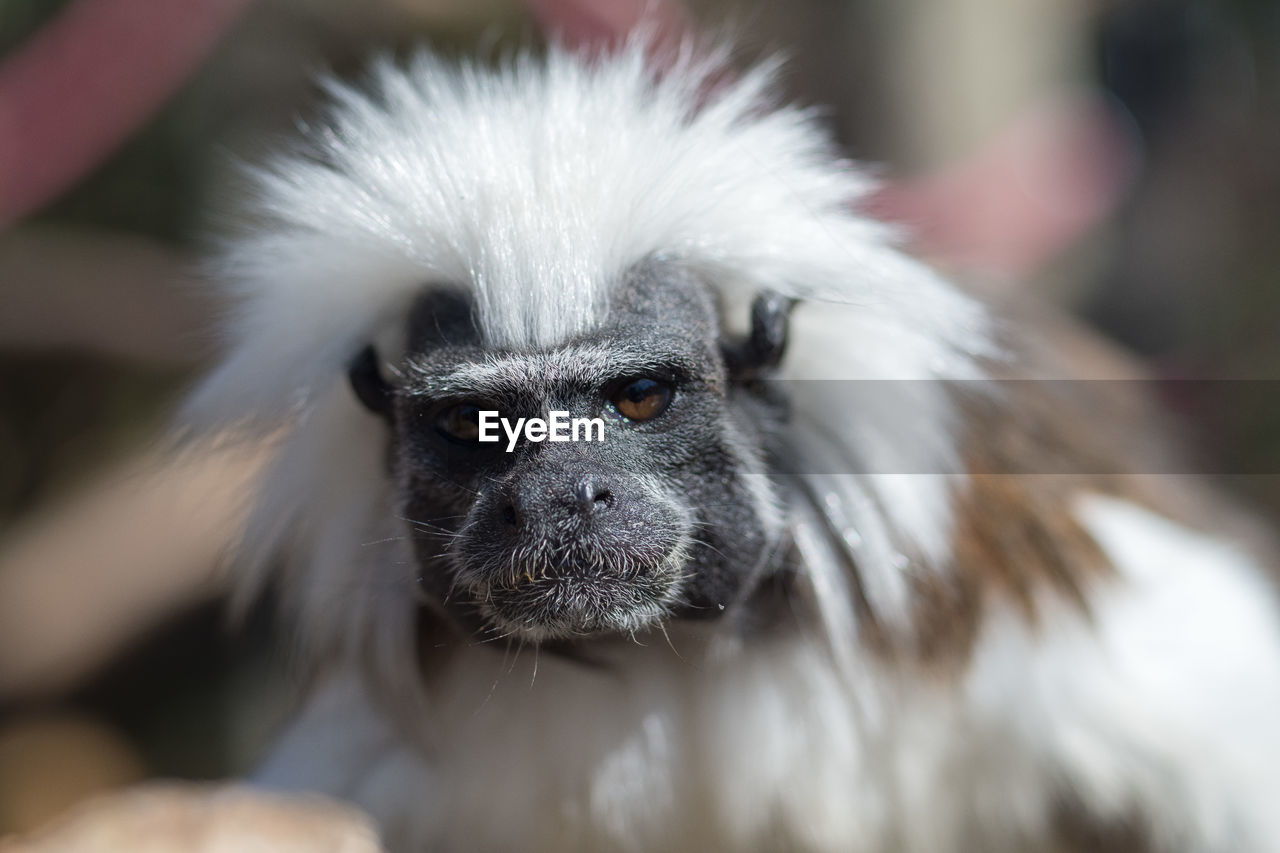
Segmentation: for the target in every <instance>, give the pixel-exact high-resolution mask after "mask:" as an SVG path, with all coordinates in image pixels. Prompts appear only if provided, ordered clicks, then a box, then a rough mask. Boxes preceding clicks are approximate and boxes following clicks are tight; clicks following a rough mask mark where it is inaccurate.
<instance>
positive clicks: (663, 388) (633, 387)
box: [610, 379, 671, 421]
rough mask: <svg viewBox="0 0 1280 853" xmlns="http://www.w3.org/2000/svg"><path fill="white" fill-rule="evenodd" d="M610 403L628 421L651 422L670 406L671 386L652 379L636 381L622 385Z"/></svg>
mask: <svg viewBox="0 0 1280 853" xmlns="http://www.w3.org/2000/svg"><path fill="white" fill-rule="evenodd" d="M610 402H611V403H613V407H614V408H615V409H617V410H618V414H620V415H622V416H623V417H624V418H626V419H627V420H629V421H647V420H652V419H653V418H656V417H657V416H658V415H660V414H662V413H663V412H665V411H666V409H667V406H669V405H670V404H671V386H670V385H664V384H663V383H661V382H657V381H655V380H653V379H636V380H634V381H632V382H628V383H627V384H626V385H623V386H622V388H620V389H619V390H618V392H617V393H616V394H614V395H613V399H612V400H610Z"/></svg>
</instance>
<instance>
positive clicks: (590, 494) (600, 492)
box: [569, 476, 613, 515]
mask: <svg viewBox="0 0 1280 853" xmlns="http://www.w3.org/2000/svg"><path fill="white" fill-rule="evenodd" d="M571 491H572V495H573V502H572V504H571V506H570V510H569V511H570V512H574V511H577V512H580V513H582V514H583V515H591V514H592V513H594V512H599V511H600V510H603V509H608V508H609V507H611V506H613V492H612V491H611V490H610V489H609V487H608V486H607V485H605V484H602V483H600V482H599V481H598V480H593V479H592V478H591V477H589V476H582V477H578V478H577V479H576V480H574V481H573V487H572V489H571Z"/></svg>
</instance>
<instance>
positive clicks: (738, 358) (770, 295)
mask: <svg viewBox="0 0 1280 853" xmlns="http://www.w3.org/2000/svg"><path fill="white" fill-rule="evenodd" d="M793 305H795V300H794V299H792V298H791V297H789V296H783V295H781V294H779V293H774V292H773V291H771V290H765V291H761V292H760V294H758V295H757V296H756V298H755V300H753V301H752V303H751V333H750V334H749V335H748V336H747V337H746V339H745V340H742V341H736V342H732V343H726V344H725V345H724V348H723V351H724V361H725V365H726V366H727V367H728V368H729V376H730V378H732V379H754V378H755V377H757V376H759V375H760V374H762V373H764V372H766V371H768V370H771V369H773V368H775V367H777V366H778V364H779V363H780V362H781V361H782V356H783V354H784V353H785V352H786V350H787V323H788V320H789V319H790V317H791V307H792V306H793Z"/></svg>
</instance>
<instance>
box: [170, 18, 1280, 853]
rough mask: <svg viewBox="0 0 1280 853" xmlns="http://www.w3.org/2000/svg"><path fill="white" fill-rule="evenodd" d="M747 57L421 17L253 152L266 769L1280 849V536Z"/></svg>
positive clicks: (372, 781) (837, 824) (678, 831)
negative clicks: (267, 656) (1222, 490)
mask: <svg viewBox="0 0 1280 853" xmlns="http://www.w3.org/2000/svg"><path fill="white" fill-rule="evenodd" d="M727 56H728V54H727V52H726V51H719V52H717V51H693V50H686V51H683V52H681V53H680V55H679V56H678V57H677V58H676V59H675V60H674V61H673V63H672V64H671V65H670V66H669V67H667V68H666V69H664V70H663V71H662V72H661V73H655V72H654V71H652V69H651V65H650V63H649V62H648V60H647V54H646V47H645V44H644V42H643V40H642V39H639V38H635V39H632V40H631V41H629V42H628V43H627V44H626V45H625V46H623V47H622V48H620V49H619V50H618V51H617V52H615V53H612V54H609V55H607V56H603V55H602V56H593V57H583V56H580V55H576V54H574V53H572V52H570V51H568V50H566V49H564V48H561V47H558V46H556V45H555V44H552V45H551V46H549V47H547V48H546V49H545V50H544V51H532V50H531V51H524V52H517V53H516V54H515V55H513V56H511V57H509V58H507V59H505V60H503V61H502V62H499V63H497V64H496V65H487V64H481V63H473V64H468V63H465V62H464V63H460V64H459V63H454V62H450V61H446V60H444V59H441V58H439V57H437V56H436V55H434V54H432V53H430V52H429V51H426V50H423V51H421V52H418V53H415V54H414V55H413V56H412V57H410V58H408V59H407V60H405V61H403V62H396V61H393V60H391V59H383V60H378V61H376V62H375V63H374V64H373V65H372V68H371V70H370V72H369V74H368V77H367V79H366V80H365V81H363V82H362V83H360V84H350V83H345V82H339V81H336V80H327V81H326V82H325V83H324V86H325V90H326V92H327V96H328V99H329V101H330V104H331V106H330V108H329V111H328V112H327V113H326V116H325V119H324V120H323V121H322V122H318V123H316V124H315V125H314V126H312V127H311V128H310V133H309V135H308V139H307V141H306V142H305V143H304V144H303V147H302V148H300V149H297V150H295V151H293V152H292V153H288V154H284V155H281V156H280V157H278V158H277V159H275V160H273V161H271V162H269V163H267V164H266V165H265V166H263V167H261V168H260V169H258V170H256V171H255V173H254V185H255V195H254V200H253V201H252V203H251V209H250V211H249V212H248V214H247V219H246V221H247V222H249V223H251V226H249V227H246V228H244V229H243V230H242V232H241V233H238V234H236V235H233V236H231V237H229V238H228V240H227V241H226V243H225V246H224V248H223V249H222V251H221V254H220V255H219V256H218V258H217V259H216V260H215V262H214V264H213V266H212V267H211V275H212V277H213V278H214V280H215V281H216V282H217V283H218V285H219V286H220V287H222V288H224V289H225V290H226V292H227V295H228V297H229V298H230V299H231V300H233V302H234V308H233V309H232V310H231V311H230V312H229V314H228V318H227V325H226V334H227V349H226V354H225V356H224V357H223V359H222V360H221V361H220V363H219V364H218V365H217V366H216V367H215V368H214V369H213V370H212V372H211V373H210V374H209V376H208V377H207V378H206V379H205V380H204V381H203V383H202V384H201V385H200V386H199V387H198V388H197V389H196V391H195V392H194V394H193V396H192V398H191V399H190V401H189V404H188V409H187V414H186V417H187V421H188V423H190V424H192V425H193V426H194V427H196V428H197V432H198V434H200V435H208V436H219V437H222V436H225V435H226V434H227V433H228V431H230V432H231V433H232V434H234V435H238V436H246V437H253V436H256V437H263V436H270V437H271V438H272V440H274V441H276V442H277V446H276V448H275V450H274V461H273V462H272V464H271V466H270V467H269V469H268V470H267V472H266V473H265V474H264V475H263V477H262V481H261V483H260V485H259V487H258V489H257V493H256V494H255V495H254V509H253V511H252V513H251V517H250V521H249V524H248V529H247V530H246V532H245V534H244V542H243V543H242V545H241V547H240V549H239V551H238V554H237V559H236V566H237V572H238V579H239V583H238V586H237V597H238V599H239V600H240V601H242V602H244V601H250V600H253V599H255V598H256V597H258V596H259V595H261V594H263V593H264V592H265V591H266V590H267V589H268V588H270V589H272V590H274V591H275V594H276V595H277V597H278V598H279V600H280V604H281V609H282V620H283V622H284V624H285V625H287V630H288V632H289V633H288V637H289V641H290V642H291V643H292V647H291V648H292V650H293V654H292V656H291V659H292V660H294V661H296V663H297V666H298V668H299V672H300V673H301V674H302V675H304V676H305V678H304V679H303V682H304V684H305V685H306V688H305V691H304V694H305V695H304V697H303V698H302V699H301V700H300V704H299V707H298V710H297V712H296V713H295V715H294V716H293V718H292V719H291V721H290V722H289V724H288V725H287V726H286V728H285V730H284V731H283V732H282V733H281V735H280V737H279V739H278V741H277V742H276V744H275V745H274V747H273V748H272V749H271V751H270V753H269V754H268V755H267V756H266V757H265V758H264V760H263V763H262V765H261V767H260V768H259V769H258V771H257V772H256V774H255V777H254V778H255V780H256V782H257V783H258V784H260V785H262V786H264V787H268V788H282V789H287V790H313V791H320V792H323V793H328V794H331V795H334V796H337V797H339V798H343V799H346V800H349V801H351V802H353V803H355V804H356V805H358V806H360V807H362V808H364V809H366V810H367V811H368V812H369V813H370V814H371V815H372V816H373V817H374V819H375V820H376V821H377V823H378V825H379V827H380V829H381V832H382V833H383V838H384V841H385V843H386V845H387V847H388V849H389V850H393V851H427V850H431V851H437V850H444V851H450V850H474V851H489V850H492V851H497V850H503V851H506V850H529V851H534V850H558V851H561V850H563V851H567V850H583V851H595V850H626V851H651V850H724V851H762V850H803V851H869V852H870V851H939V853H949V852H950V851H979V850H980V851H1001V850H1009V851H1013V850H1061V849H1117V850H1150V851H1223V853H1225V851H1232V852H1233V853H1240V851H1273V850H1280V809H1277V808H1275V803H1276V801H1277V799H1278V798H1280V725H1278V724H1277V723H1276V719H1277V712H1278V710H1280V614H1278V611H1277V600H1276V591H1275V589H1274V587H1273V585H1272V583H1271V580H1270V578H1269V577H1268V575H1267V568H1266V565H1267V564H1266V559H1267V557H1266V556H1265V554H1264V550H1265V549H1259V550H1255V549H1254V548H1253V547H1252V545H1250V544H1248V543H1246V542H1245V541H1244V540H1243V539H1238V538H1235V534H1234V533H1232V532H1231V530H1232V526H1231V524H1230V517H1231V516H1232V512H1231V511H1229V510H1224V509H1223V507H1224V506H1225V504H1223V503H1222V502H1221V501H1220V500H1219V499H1218V498H1217V496H1216V495H1213V494H1207V493H1205V491H1204V490H1203V489H1201V488H1200V487H1199V486H1198V485H1197V484H1196V483H1194V482H1190V481H1189V478H1183V477H1172V476H1157V475H1156V473H1153V472H1158V471H1159V470H1162V469H1159V468H1156V467H1153V465H1154V463H1149V462H1147V461H1146V459H1147V458H1149V455H1148V454H1145V453H1144V451H1143V449H1142V448H1141V447H1137V446H1136V445H1139V444H1146V443H1147V442H1148V441H1149V440H1151V439H1152V435H1151V431H1150V430H1149V429H1148V427H1150V428H1151V429H1156V428H1158V427H1159V425H1160V418H1159V417H1158V416H1157V417H1156V418H1154V420H1150V421H1146V422H1144V425H1143V426H1141V427H1137V426H1134V425H1133V424H1134V422H1133V421H1129V422H1128V424H1127V425H1126V424H1123V423H1120V422H1119V421H1117V422H1116V424H1117V425H1116V426H1113V427H1108V425H1107V418H1108V417H1110V412H1112V411H1113V410H1118V409H1119V408H1123V407H1117V406H1112V405H1109V404H1108V403H1107V401H1105V400H1102V399H1100V395H1099V394H1098V393H1097V392H1096V389H1093V388H1091V387H1090V386H1092V385H1093V383H1088V382H1059V383H1054V382H1038V381H1034V380H1035V379H1036V378H1045V377H1050V376H1053V377H1057V378H1070V376H1071V375H1072V374H1071V373H1070V369H1069V367H1068V368H1062V367H1061V365H1060V364H1059V365H1058V366H1056V367H1055V366H1052V365H1050V366H1046V367H1037V366H1036V364H1035V363H1034V362H1035V361H1036V358H1038V357H1039V356H1036V355H1035V352H1034V351H1035V350H1036V349H1037V346H1036V345H1037V343H1040V344H1042V343H1043V342H1042V341H1037V340H1036V336H1035V335H1034V334H1026V335H1022V336H1019V334H1018V333H1017V330H1016V329H1013V328H1011V327H1010V326H1009V325H1007V324H1002V323H1001V322H1000V321H999V320H998V319H997V318H996V317H995V316H994V315H993V313H992V312H991V311H990V310H989V309H988V308H987V307H986V306H984V305H983V304H982V303H981V302H980V301H979V300H977V299H976V298H974V297H973V296H971V295H968V294H967V293H965V292H964V291H963V290H962V289H961V288H959V287H957V286H956V285H954V284H953V283H952V282H950V281H948V280H947V279H945V278H943V277H942V276H941V275H939V274H938V273H936V272H934V271H933V270H931V269H930V268H929V267H928V266H927V265H926V264H924V263H922V262H920V261H918V260H915V259H913V258H912V257H910V256H909V255H908V254H907V253H906V252H905V251H904V250H903V249H902V248H901V245H900V244H901V239H900V237H901V235H900V234H898V232H897V231H896V230H895V229H893V228H891V227H890V226H887V225H885V224H882V223H880V222H877V221H875V220H874V219H872V218H871V217H870V216H868V215H867V214H866V213H864V212H863V211H862V209H861V208H860V206H859V203H860V201H861V200H864V199H865V198H866V197H867V196H868V194H869V193H870V192H871V191H872V190H873V188H874V187H875V181H874V180H873V179H872V178H871V177H870V175H869V173H868V171H867V170H866V169H865V168H863V167H860V166H858V165H856V164H854V163H852V162H850V161H848V160H846V159H844V157H843V156H842V155H841V153H840V152H839V150H838V148H837V146H836V145H835V144H834V142H833V141H832V139H831V138H830V136H829V134H828V132H827V131H826V130H825V129H824V127H823V125H822V124H821V122H820V121H819V119H818V117H817V116H816V115H815V113H814V112H813V111H812V110H807V109H803V108H800V107H796V106H792V105H788V104H787V103H785V102H783V101H782V100H781V99H780V98H779V97H778V96H776V95H775V94H774V93H775V89H776V84H775V80H776V75H777V67H778V66H777V64H776V63H772V62H764V63H762V64H759V65H756V66H754V67H751V68H747V69H745V70H742V71H740V72H736V73H734V74H732V75H730V74H727V73H726V71H725V68H726V66H727ZM1040 349H1044V347H1043V346H1041V347H1040ZM1041 355H1042V354H1041ZM1041 361H1044V363H1045V364H1050V362H1049V361H1045V360H1044V359H1041ZM1037 371H1040V372H1037ZM1055 371H1056V372H1055ZM1018 377H1022V378H1025V379H1028V380H1031V381H1023V382H1007V383H1006V382H1003V381H1002V380H1004V379H1010V378H1018ZM1102 396H1105V395H1102ZM551 412H564V413H567V415H568V416H570V417H574V418H591V419H594V418H599V419H600V420H601V421H603V423H604V435H603V440H601V441H598V442H596V441H592V442H585V441H577V442H574V441H569V442H550V441H537V440H534V439H533V437H532V436H531V435H529V434H525V435H523V436H521V437H519V438H518V440H516V441H514V442H513V446H512V447H511V448H510V450H509V451H508V449H507V447H506V444H505V443H497V444H490V443H483V442H480V441H479V440H478V438H479V435H480V423H481V419H482V417H484V418H487V417H489V415H491V414H493V413H497V415H500V416H502V417H506V418H510V419H513V420H514V419H519V418H525V419H530V418H547V417H548V415H549V413H551ZM486 413H487V414H486ZM1116 417H1121V415H1117V416H1116Z"/></svg>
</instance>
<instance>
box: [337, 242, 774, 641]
mask: <svg viewBox="0 0 1280 853" xmlns="http://www.w3.org/2000/svg"><path fill="white" fill-rule="evenodd" d="M788 308H789V302H787V301H786V300H781V299H779V298H778V297H774V296H772V295H764V296H762V298H761V299H758V300H757V302H756V305H755V306H753V333H752V335H751V336H750V337H749V338H748V339H747V340H745V341H735V342H732V343H726V342H724V341H722V339H721V337H722V336H721V333H720V329H719V324H718V320H717V312H716V310H715V306H714V304H713V303H712V300H711V299H710V297H709V295H708V293H707V291H706V289H705V287H704V286H702V285H701V284H700V283H699V282H697V281H696V280H694V279H693V278H692V277H690V276H688V275H687V274H683V273H681V272H679V271H676V270H672V269H669V268H666V267H662V266H657V265H654V266H650V267H648V268H646V269H643V270H640V271H637V272H636V273H635V274H634V275H632V276H631V277H630V279H629V280H628V281H627V283H626V284H625V285H624V286H623V287H621V288H620V289H619V291H618V292H617V293H615V294H614V299H613V301H612V305H611V310H610V314H609V316H608V321H607V322H606V323H605V324H603V325H602V326H601V327H600V328H599V329H598V330H596V331H594V332H593V333H591V334H590V335H587V336H584V337H582V338H579V339H576V340H572V341H568V342H566V343H564V344H563V345H559V346H556V347H553V348H550V349H547V350H537V351H520V352H510V351H500V350H494V349H492V348H485V347H483V346H482V345H481V342H480V337H479V334H478V332H477V331H476V328H475V324H474V322H473V319H472V315H471V307H470V304H469V303H468V301H467V299H466V298H465V297H464V296H461V295H459V294H457V293H455V292H450V291H433V292H430V293H428V294H426V295H424V297H423V298H422V299H421V300H420V302H419V304H418V305H417V306H416V308H415V310H414V312H413V315H412V318H411V323H410V332H409V341H410V346H409V353H410V354H409V356H408V357H407V359H406V363H405V365H404V366H403V367H402V369H401V370H400V373H401V374H402V376H403V378H402V380H400V381H398V382H397V383H396V386H395V387H392V385H390V384H389V383H387V382H386V381H385V380H383V379H382V377H381V376H380V375H379V373H378V370H377V361H376V355H375V354H374V353H373V351H372V349H367V350H365V351H364V352H363V353H361V355H360V356H358V357H357V358H356V359H355V361H353V363H352V367H351V371H350V375H351V381H352V386H353V389H354V391H355V394H356V396H357V397H358V398H359V399H360V400H361V402H362V403H364V405H365V406H366V407H367V408H369V409H370V410H371V411H373V412H375V413H377V414H379V415H380V416H382V417H383V418H384V419H385V420H386V421H387V422H388V425H389V427H390V437H391V444H390V450H389V458H390V465H391V469H392V473H393V476H394V477H395V479H396V482H397V485H398V488H399V493H400V504H401V509H402V514H403V516H404V518H405V520H406V523H407V524H409V526H410V528H411V532H412V534H413V541H414V547H415V554H416V557H417V560H418V563H419V578H420V583H421V586H422V588H423V590H424V591H425V592H426V594H427V596H428V598H429V599H430V601H431V602H432V603H433V604H434V605H436V606H437V608H436V609H437V610H438V611H439V612H440V613H441V614H443V615H444V616H445V618H446V619H447V620H449V621H450V622H452V624H454V625H455V626H456V627H458V628H459V629H461V630H462V631H464V632H465V633H467V634H470V635H473V636H474V638H475V639H485V638H487V637H490V636H494V635H498V636H501V635H515V636H517V637H519V638H520V639H525V640H534V641H543V640H566V639H573V638H578V637H583V636H589V635H595V634H601V633H604V634H619V633H620V634H634V633H635V632H636V631H639V630H641V629H643V628H645V627H647V626H650V625H652V624H654V623H656V622H658V621H660V620H663V619H665V618H669V617H672V618H714V617H718V616H719V615H721V614H722V613H724V612H725V610H726V609H727V608H728V606H729V605H730V604H732V603H733V602H734V601H736V600H738V599H739V598H741V597H743V596H744V595H745V594H746V593H747V592H749V589H748V586H749V585H750V584H754V583H756V582H758V581H759V580H760V578H761V577H762V576H764V575H767V574H768V572H769V565H768V564H769V563H770V562H776V560H775V558H774V555H775V554H776V552H777V550H778V549H777V548H776V547H775V546H776V545H777V543H775V542H770V541H768V540H767V534H766V532H765V531H766V529H767V527H768V525H766V523H765V520H764V519H762V518H761V517H760V514H761V513H762V512H767V499H768V488H769V487H768V485H767V483H766V481H765V478H764V477H763V474H762V473H760V474H756V475H755V481H754V484H753V483H751V482H749V478H748V477H747V476H746V475H745V472H746V471H756V472H763V471H764V470H765V469H764V466H763V464H762V463H761V462H760V461H759V460H760V457H761V454H762V453H763V447H764V444H765V442H766V441H767V433H768V431H769V430H770V429H771V428H772V425H775V424H776V423H777V422H778V421H779V419H780V417H781V415H780V413H779V411H778V410H777V408H776V406H775V404H773V403H770V402H767V401H766V400H765V399H764V397H763V396H761V395H758V394H755V393H753V392H752V391H751V390H750V387H749V385H750V383H749V382H748V380H754V379H757V378H759V377H760V376H761V374H762V373H764V372H766V371H767V370H768V369H769V368H770V367H772V366H773V365H774V364H776V363H777V359H778V358H780V357H781V350H782V348H783V347H784V346H785V326H786V311H787V309H788ZM727 362H730V363H732V372H731V371H730V367H729V364H727ZM637 380H645V381H644V382H642V383H641V384H640V385H639V386H636V385H634V383H635V382H636V381H637ZM739 380H741V381H739ZM651 383H652V384H651ZM668 392H669V394H670V402H669V404H668V405H667V406H666V408H665V409H662V408H661V406H649V407H643V406H637V405H634V404H632V403H631V402H630V401H631V399H633V398H634V397H635V396H636V395H637V394H645V393H655V394H666V393H668ZM627 393H630V394H631V397H630V398H629V397H627V396H625V395H626V394H627ZM654 399H658V400H661V399H665V398H654ZM611 400H619V401H621V404H620V405H615V404H614V403H612V402H611ZM650 402H653V400H652V399H651V400H650ZM460 404H471V405H475V406H478V407H479V408H481V409H496V410H498V411H499V412H500V413H501V414H502V416H503V417H506V418H509V419H512V420H514V419H515V418H517V417H526V418H527V417H543V418H545V417H546V416H547V413H548V411H550V410H564V411H568V412H569V416H570V417H586V418H594V417H601V418H603V419H604V420H605V422H606V429H605V436H604V441H603V442H597V441H592V442H584V441H579V442H563V443H552V442H549V441H544V442H541V443H535V442H528V441H524V440H522V441H521V443H520V444H519V445H518V446H517V447H516V448H515V450H514V451H513V452H510V453H508V452H506V447H507V439H506V438H505V435H504V437H503V439H502V440H501V441H500V442H497V443H479V442H476V441H472V440H468V439H467V438H466V437H462V438H459V431H458V429H457V428H456V427H457V424H458V423H460V422H462V423H465V420H463V421H459V419H458V412H459V411H466V410H458V409H456V408H455V407H457V406H458V405H460ZM653 411H658V412H659V413H658V414H656V415H652V416H650V414H649V413H651V412H653ZM623 412H631V413H632V414H633V415H639V416H640V418H641V419H637V420H629V419H628V418H627V417H625V416H624V414H623ZM645 418H647V419H645ZM463 432H465V431H463ZM752 485H754V489H753V488H751V486H752ZM762 492H764V495H763V496H762ZM762 501H763V502H764V503H765V505H764V506H762V505H761V504H762Z"/></svg>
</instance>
